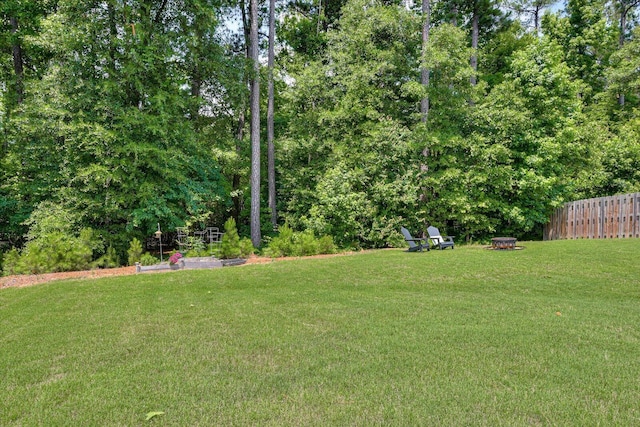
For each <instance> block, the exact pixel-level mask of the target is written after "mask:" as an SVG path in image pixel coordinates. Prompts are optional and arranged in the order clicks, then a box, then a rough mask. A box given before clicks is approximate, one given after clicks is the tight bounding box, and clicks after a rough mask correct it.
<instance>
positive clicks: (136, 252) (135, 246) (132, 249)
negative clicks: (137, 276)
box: [127, 237, 143, 265]
mask: <svg viewBox="0 0 640 427" xmlns="http://www.w3.org/2000/svg"><path fill="white" fill-rule="evenodd" d="M142 252H143V250H142V243H140V240H138V239H137V238H135V237H134V238H133V239H132V240H131V243H130V244H129V249H127V263H128V265H135V264H136V262H140V258H141V257H142Z"/></svg>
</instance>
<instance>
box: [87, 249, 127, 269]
mask: <svg viewBox="0 0 640 427" xmlns="http://www.w3.org/2000/svg"><path fill="white" fill-rule="evenodd" d="M91 266H92V267H97V268H115V267H119V266H120V257H119V256H118V254H117V252H116V250H115V249H114V247H113V246H109V247H108V248H107V252H106V253H105V254H104V255H102V256H101V257H100V258H98V259H97V260H95V261H94V262H93V263H91Z"/></svg>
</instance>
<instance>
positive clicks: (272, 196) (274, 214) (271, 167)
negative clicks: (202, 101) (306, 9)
mask: <svg viewBox="0 0 640 427" xmlns="http://www.w3.org/2000/svg"><path fill="white" fill-rule="evenodd" d="M275 10H276V2H275V0H269V54H268V57H269V58H268V68H269V94H268V96H269V100H268V103H267V169H268V182H269V210H270V211H271V224H272V225H273V228H274V230H275V229H276V228H277V226H278V211H277V209H276V158H275V156H276V149H275V144H274V141H273V140H274V123H273V116H274V110H275V105H274V104H275V101H274V96H275V95H274V87H273V63H274V60H275V42H276V24H275V20H276V12H275Z"/></svg>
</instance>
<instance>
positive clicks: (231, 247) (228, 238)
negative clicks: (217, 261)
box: [220, 218, 242, 259]
mask: <svg viewBox="0 0 640 427" xmlns="http://www.w3.org/2000/svg"><path fill="white" fill-rule="evenodd" d="M240 255H242V251H241V250H240V236H238V230H237V228H236V220H235V219H233V218H229V219H228V220H227V221H226V222H225V223H224V235H223V236H222V242H221V244H220V258H224V259H230V258H238V257H239V256H240Z"/></svg>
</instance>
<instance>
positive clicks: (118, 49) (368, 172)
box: [0, 0, 640, 253]
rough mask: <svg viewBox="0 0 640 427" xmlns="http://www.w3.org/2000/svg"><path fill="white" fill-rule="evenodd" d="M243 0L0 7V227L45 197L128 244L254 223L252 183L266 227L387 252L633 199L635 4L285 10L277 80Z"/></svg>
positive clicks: (353, 5) (638, 64)
mask: <svg viewBox="0 0 640 427" xmlns="http://www.w3.org/2000/svg"><path fill="white" fill-rule="evenodd" d="M249 5H250V2H247V1H238V2H234V1H231V2H220V1H218V0H176V1H166V0H128V1H123V0H96V1H90V2H87V1H83V0H23V1H13V0H8V1H5V2H2V5H1V6H0V165H1V169H0V234H3V235H13V236H26V235H27V233H28V231H29V229H30V228H31V229H33V227H37V224H35V223H34V221H36V219H34V218H42V217H43V213H42V212H43V210H42V209H41V208H40V209H39V208H38V207H39V206H50V205H46V204H45V205H42V204H43V203H44V202H46V203H53V204H54V205H55V206H57V208H56V209H58V208H60V209H62V210H63V211H64V212H66V213H67V214H69V215H71V216H72V217H73V218H74V224H75V225H76V226H77V227H78V229H81V228H91V229H93V230H94V233H97V235H100V236H102V238H103V239H104V241H105V242H106V244H105V245H104V247H105V248H106V247H108V246H109V245H112V246H114V247H116V248H117V250H118V251H120V253H124V252H125V250H126V246H127V244H128V242H129V241H130V240H131V239H132V238H133V237H138V238H142V237H145V236H149V235H150V234H151V233H152V232H153V231H154V230H155V228H156V227H157V224H158V223H161V224H162V226H163V228H164V229H166V230H172V229H174V228H175V227H178V226H184V225H189V224H195V223H198V224H201V225H205V224H208V225H218V226H220V225H221V224H222V223H223V222H224V221H225V220H226V219H227V218H229V217H234V219H235V220H236V221H237V222H238V226H239V229H240V231H241V232H242V233H243V234H248V227H249V225H250V223H251V227H252V228H253V227H255V224H253V221H250V212H249V211H250V209H249V208H250V206H251V205H253V206H256V200H255V199H254V200H253V201H252V203H249V201H250V200H249V196H250V194H251V192H250V191H249V189H250V188H253V190H254V198H255V197H256V195H257V194H260V195H261V198H262V199H263V201H266V200H267V197H268V195H267V191H266V190H267V188H270V191H269V194H270V196H269V197H270V198H271V200H270V203H269V204H268V205H269V207H270V209H269V210H267V209H263V210H262V212H261V213H262V215H261V216H262V217H261V221H262V223H263V224H270V223H271V221H272V218H271V213H274V212H277V214H278V217H277V220H278V222H279V223H280V224H281V225H282V224H284V223H285V222H286V223H288V225H289V226H291V227H293V228H294V229H296V230H300V231H303V230H311V231H313V232H315V233H316V234H318V235H320V234H329V235H331V236H333V238H334V240H335V242H336V243H338V244H339V245H341V246H344V247H384V246H388V245H393V244H394V243H396V242H397V240H398V230H399V227H400V225H405V226H407V227H409V228H411V229H414V230H415V231H414V232H417V231H418V230H419V229H422V228H425V227H426V226H427V225H429V224H434V225H436V226H439V227H441V229H447V232H448V233H449V234H456V235H458V236H464V238H466V239H469V240H478V239H484V238H487V237H490V236H492V235H495V233H508V234H511V235H515V236H517V237H534V238H535V237H539V236H541V227H542V225H543V224H544V223H545V222H546V220H547V218H548V216H549V213H550V212H551V210H552V209H553V208H555V207H557V206H560V205H561V204H562V203H563V202H565V201H568V200H572V199H576V198H582V197H593V196H602V195H609V194H613V193H619V192H629V191H638V190H639V189H640V174H639V172H638V170H640V168H639V166H640V114H639V111H640V84H639V83H638V82H639V81H640V72H639V71H638V70H640V47H639V46H640V32H639V30H638V29H637V28H636V25H637V19H638V10H636V9H637V6H638V4H637V2H634V1H630V0H625V1H623V0H620V1H613V0H569V1H568V2H567V4H566V8H565V9H564V10H557V11H550V10H548V7H549V5H550V3H549V2H548V1H533V2H531V1H513V2H510V3H509V5H508V7H507V8H499V7H498V4H497V3H495V2H493V1H490V0H482V1H476V0H474V1H471V0H469V1H458V0H456V1H449V0H447V1H440V2H431V4H430V7H429V8H427V9H422V8H421V6H422V5H421V4H418V3H417V2H409V1H402V2H400V1H387V0H346V1H344V0H337V1H328V2H327V1H325V2H316V1H311V0H299V1H295V2H289V3H280V4H278V7H277V13H278V17H277V22H278V25H277V28H276V31H275V33H276V37H275V40H276V47H275V52H276V56H275V61H274V62H272V61H270V67H269V69H268V70H267V67H266V65H267V64H266V61H263V60H262V58H266V56H267V43H266V42H267V40H266V37H264V36H263V37H262V40H261V44H260V49H261V54H260V56H259V58H260V61H259V64H258V65H259V66H257V67H255V65H256V62H255V61H253V62H252V61H251V60H250V58H249V55H248V54H249V52H250V51H249V49H248V48H249V46H250V44H249V40H248V37H249V34H250V31H249V29H250V28H251V23H252V22H253V23H254V28H255V25H256V24H257V27H258V28H262V30H261V31H260V32H259V33H264V34H266V33H267V31H266V29H267V28H268V18H269V14H268V13H267V12H268V10H269V2H262V3H260V4H258V6H260V14H259V16H258V17H255V16H253V17H252V14H250V13H249V12H250V10H249ZM425 10H426V11H428V12H425ZM512 12H515V13H513V14H512ZM254 13H255V11H254ZM425 13H428V16H425ZM271 19H273V17H272V18H271ZM252 20H253V21H252ZM425 22H426V23H427V24H428V26H429V28H428V29H429V31H428V37H427V38H424V39H423V37H424V34H425V33H424V31H423V24H424V23H425ZM256 46H257V45H256ZM421 72H422V74H421ZM424 72H426V73H428V76H427V77H428V78H425V74H424ZM271 76H272V77H273V78H274V79H275V82H274V84H273V85H271V84H263V85H255V86H254V87H255V88H258V87H259V88H262V89H261V91H266V90H267V88H269V97H267V96H261V97H260V99H261V101H260V102H261V104H260V105H261V108H260V112H257V110H254V109H253V108H252V110H251V111H249V105H250V102H249V93H250V91H249V82H250V81H252V79H254V78H262V79H265V83H266V81H267V80H266V79H267V78H268V77H269V78H271ZM256 83H257V82H256ZM274 89H275V90H274ZM274 92H275V93H274ZM272 94H273V95H272ZM255 99H257V98H255ZM425 99H428V105H429V111H428V116H425V115H423V114H421V102H424V100H425ZM268 100H270V101H268ZM256 102H257V101H256ZM268 102H270V105H274V106H275V109H272V108H270V109H269V115H270V117H269V120H268V121H267V120H262V121H258V120H250V119H251V114H253V115H254V117H253V118H254V119H257V118H258V114H261V115H264V116H265V117H266V115H267V108H266V106H267V103H268ZM274 110H275V113H273V112H272V111H274ZM272 115H273V117H271V116H272ZM250 123H254V126H255V124H256V123H263V125H262V127H264V130H263V132H264V133H265V134H266V133H267V128H266V124H265V123H273V128H270V130H269V138H268V139H267V138H261V139H259V138H258V139H256V137H257V133H256V132H257V131H256V130H255V129H254V130H253V137H254V138H251V132H250ZM270 126H271V125H270ZM267 140H268V141H269V143H270V144H271V143H272V144H273V145H272V146H270V147H269V150H267V149H266V144H267V142H266V141H267ZM251 141H253V143H254V148H253V153H254V154H255V153H256V152H258V153H264V154H263V155H262V156H261V157H262V159H261V161H262V163H263V164H264V166H265V167H263V170H269V171H270V174H269V180H270V181H271V182H269V185H267V177H266V175H265V176H262V177H259V176H253V177H251V176H250V175H251V174H250V171H251V170H252V163H251V162H252V158H251V157H252V156H251V153H252V148H251ZM256 141H263V142H262V144H263V145H265V147H264V148H265V149H263V150H258V151H256V147H255V144H256ZM266 153H269V156H270V159H269V162H270V163H269V165H270V167H269V168H267V167H266V166H267V155H266ZM274 159H275V174H274V173H273V171H274V169H273V163H272V162H274ZM254 160H255V159H254ZM255 166H256V165H255V164H254V165H253V170H254V173H255V171H256V170H259V169H256V167H255ZM274 176H275V187H274V186H273V179H274ZM250 178H253V180H254V182H253V184H252V183H251V182H250ZM256 180H257V181H256ZM260 181H261V182H263V185H260ZM274 188H276V190H275V191H274ZM255 191H258V192H259V193H256V192H255ZM276 194H277V199H275V203H276V205H277V208H276V205H274V203H273V202H274V200H273V197H274V195H276ZM262 205H263V206H267V203H263V204H262ZM47 211H51V212H54V210H53V209H49V210H44V212H45V213H46V212H47ZM254 214H255V213H254ZM34 215H35V216H34ZM30 218H31V219H30ZM253 220H254V221H255V217H254V218H253ZM258 225H259V224H258ZM271 229H273V226H272V225H268V226H265V227H264V230H271ZM267 234H268V231H267ZM18 240H19V239H16V240H15V241H18ZM254 243H256V242H254Z"/></svg>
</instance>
